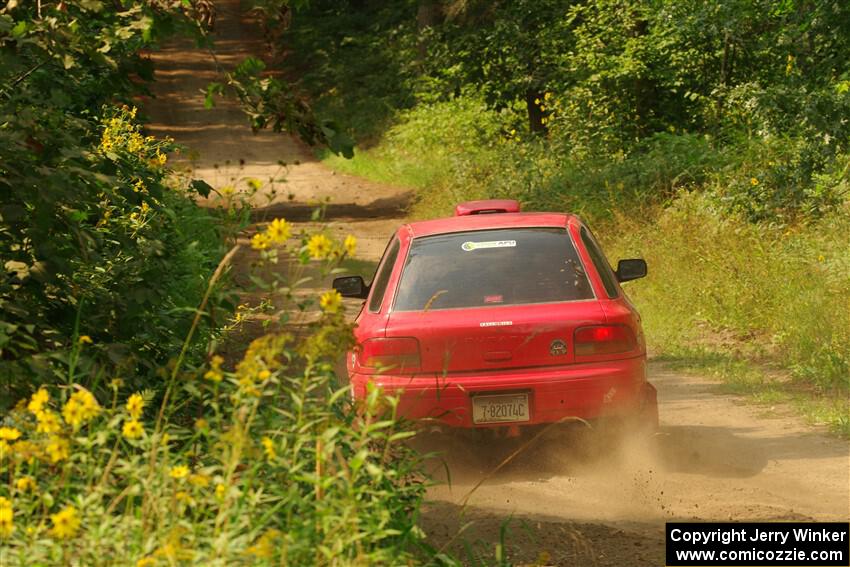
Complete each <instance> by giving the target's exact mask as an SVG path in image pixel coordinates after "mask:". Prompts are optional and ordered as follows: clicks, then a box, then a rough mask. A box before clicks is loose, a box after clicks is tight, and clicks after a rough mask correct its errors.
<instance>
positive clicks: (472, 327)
mask: <svg viewBox="0 0 850 567" xmlns="http://www.w3.org/2000/svg"><path fill="white" fill-rule="evenodd" d="M645 275H646V263H645V262H644V261H643V260H640V259H630V260H621V261H620V262H619V264H618V266H617V270H616V271H614V270H612V269H611V267H610V266H609V264H608V262H607V260H606V259H605V256H604V255H603V253H602V250H601V249H600V247H599V245H598V244H597V242H596V240H595V239H594V237H593V235H592V234H591V232H590V230H589V229H588V228H587V226H585V224H584V223H583V222H582V220H581V219H579V218H578V217H576V216H574V215H570V214H556V213H522V212H520V210H519V204H518V203H517V202H516V201H509V200H489V201H471V202H467V203H462V204H460V205H458V206H457V207H456V210H455V216H454V217H452V218H445V219H437V220H428V221H422V222H412V223H409V224H405V225H403V226H402V227H400V228H399V229H398V230H397V231H396V233H395V235H394V236H393V237H392V239H391V240H390V242H389V244H388V245H387V248H386V250H385V252H384V255H383V258H382V259H381V261H380V264H379V265H378V269H377V271H376V273H375V277H374V279H373V280H372V283H371V285H368V286H367V285H366V284H365V282H364V281H363V278H361V277H360V276H348V277H341V278H337V279H335V280H334V283H333V287H334V288H335V289H336V290H338V291H339V292H340V293H341V294H342V295H343V296H345V297H357V298H361V299H364V300H365V302H364V304H363V307H362V309H361V311H360V313H359V315H358V316H357V319H356V328H355V337H356V339H357V346H356V347H355V348H354V349H353V350H352V351H351V352H349V353H348V354H347V360H346V366H347V370H348V375H349V379H350V384H351V388H352V394H353V396H354V397H355V398H357V399H359V398H362V397H364V396H365V395H366V391H367V386H368V384H369V383H372V384H374V385H375V386H379V387H382V388H383V389H384V390H385V391H386V392H388V393H390V394H394V395H397V396H398V397H399V400H400V401H399V412H400V414H401V415H402V416H404V417H408V418H412V419H418V418H434V419H438V420H440V421H441V422H443V423H444V424H446V425H449V426H456V427H464V428H477V427H504V426H517V425H519V426H522V425H540V424H546V423H552V422H557V421H561V420H564V419H568V418H575V417H578V418H582V419H584V420H594V419H598V418H606V417H613V416H616V417H618V418H638V419H640V420H641V421H644V422H645V423H649V424H651V425H655V424H657V420H658V413H657V412H658V410H657V405H656V394H655V388H654V387H653V386H652V385H651V384H650V383H649V382H648V381H647V378H646V349H645V345H644V337H643V331H642V330H641V324H640V316H639V315H638V313H637V311H636V310H635V308H634V306H633V305H632V304H631V303H630V302H629V300H628V298H627V297H626V295H625V294H624V293H623V290H622V289H621V288H620V283H621V282H625V281H628V280H632V279H636V278H641V277H643V276H645Z"/></svg>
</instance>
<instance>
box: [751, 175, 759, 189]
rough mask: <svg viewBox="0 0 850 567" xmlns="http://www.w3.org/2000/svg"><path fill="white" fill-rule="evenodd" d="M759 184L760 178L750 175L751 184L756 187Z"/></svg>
mask: <svg viewBox="0 0 850 567" xmlns="http://www.w3.org/2000/svg"><path fill="white" fill-rule="evenodd" d="M758 184H759V180H758V179H756V178H755V177H750V185H752V186H753V187H755V186H756V185H758Z"/></svg>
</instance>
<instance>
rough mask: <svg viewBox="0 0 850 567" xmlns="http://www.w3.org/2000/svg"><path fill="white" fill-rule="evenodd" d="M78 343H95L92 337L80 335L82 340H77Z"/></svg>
mask: <svg viewBox="0 0 850 567" xmlns="http://www.w3.org/2000/svg"><path fill="white" fill-rule="evenodd" d="M77 342H78V343H80V344H81V345H90V344H92V342H94V341H92V340H91V337H90V336H88V335H80V338H79V339H77Z"/></svg>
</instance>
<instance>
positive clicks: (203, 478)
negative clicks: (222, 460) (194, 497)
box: [189, 474, 210, 488]
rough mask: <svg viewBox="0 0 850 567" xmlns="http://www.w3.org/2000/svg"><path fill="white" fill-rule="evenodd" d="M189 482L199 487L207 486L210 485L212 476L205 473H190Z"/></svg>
mask: <svg viewBox="0 0 850 567" xmlns="http://www.w3.org/2000/svg"><path fill="white" fill-rule="evenodd" d="M189 484H191V485H192V486H197V487H198V488H206V487H208V486H209V485H210V477H208V476H207V475H205V474H192V475H189Z"/></svg>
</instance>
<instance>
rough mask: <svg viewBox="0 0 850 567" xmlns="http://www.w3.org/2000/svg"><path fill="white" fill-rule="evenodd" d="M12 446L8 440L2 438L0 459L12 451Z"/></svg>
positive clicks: (0, 441)
mask: <svg viewBox="0 0 850 567" xmlns="http://www.w3.org/2000/svg"><path fill="white" fill-rule="evenodd" d="M10 449H11V446H10V445H9V442H8V441H4V440H3V439H0V461H2V460H3V459H5V458H6V455H7V454H8V453H9V452H10Z"/></svg>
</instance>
